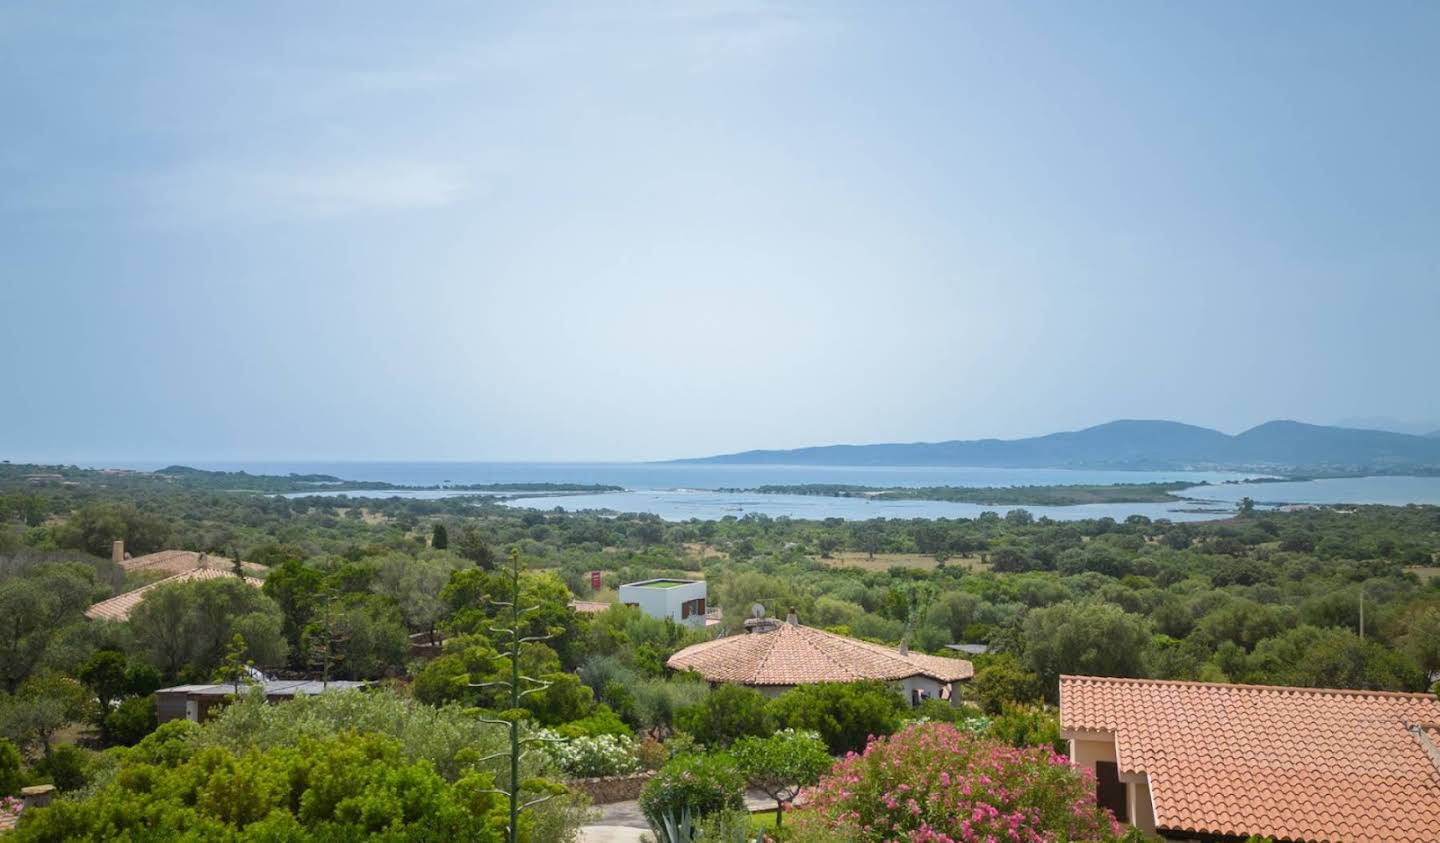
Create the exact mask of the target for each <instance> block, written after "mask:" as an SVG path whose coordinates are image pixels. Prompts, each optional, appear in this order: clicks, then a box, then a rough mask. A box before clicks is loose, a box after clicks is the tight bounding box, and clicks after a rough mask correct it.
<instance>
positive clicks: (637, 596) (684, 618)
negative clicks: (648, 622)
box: [620, 578, 708, 627]
mask: <svg viewBox="0 0 1440 843" xmlns="http://www.w3.org/2000/svg"><path fill="white" fill-rule="evenodd" d="M707 597H708V594H707V591H706V588H705V581H704V580H680V579H664V578H661V579H653V580H642V581H640V582H632V583H627V584H626V585H622V586H620V602H621V603H624V604H625V605H627V606H638V607H639V608H640V611H642V612H644V613H645V614H647V615H649V616H651V617H652V618H670V619H671V620H673V621H675V622H676V623H681V624H685V625H686V626H693V627H704V626H705V612H706V611H707V606H706V599H707Z"/></svg>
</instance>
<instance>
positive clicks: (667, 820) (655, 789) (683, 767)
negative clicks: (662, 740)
mask: <svg viewBox="0 0 1440 843" xmlns="http://www.w3.org/2000/svg"><path fill="white" fill-rule="evenodd" d="M744 784H745V782H744V779H743V778H742V776H741V775H740V770H739V769H738V768H737V767H736V764H735V759H734V758H732V757H730V756H729V755H728V754H725V753H710V754H707V755H701V754H691V755H681V756H678V757H676V758H673V759H671V760H670V762H669V763H668V764H666V765H665V766H664V767H663V768H662V769H661V770H660V772H659V773H656V774H655V777H654V778H652V779H651V780H650V781H648V782H646V783H645V786H644V787H643V788H641V790H640V810H641V811H642V812H644V814H645V819H646V821H647V822H649V823H650V828H651V830H652V831H654V832H655V837H656V840H657V843H682V841H681V840H678V839H675V836H674V835H673V834H672V831H673V829H674V828H675V826H679V825H685V826H688V825H689V823H692V822H697V821H699V820H700V819H701V818H702V817H705V816H708V815H710V814H713V813H716V812H717V811H723V810H727V809H742V808H743V807H744V805H745V801H744V798H743V792H744ZM683 843H689V840H688V839H685V840H684V841H683Z"/></svg>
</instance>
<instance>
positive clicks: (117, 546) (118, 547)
mask: <svg viewBox="0 0 1440 843" xmlns="http://www.w3.org/2000/svg"><path fill="white" fill-rule="evenodd" d="M110 561H111V562H115V563H117V564H118V563H120V562H124V561H125V540H124V539H116V540H115V541H113V542H111V543H110Z"/></svg>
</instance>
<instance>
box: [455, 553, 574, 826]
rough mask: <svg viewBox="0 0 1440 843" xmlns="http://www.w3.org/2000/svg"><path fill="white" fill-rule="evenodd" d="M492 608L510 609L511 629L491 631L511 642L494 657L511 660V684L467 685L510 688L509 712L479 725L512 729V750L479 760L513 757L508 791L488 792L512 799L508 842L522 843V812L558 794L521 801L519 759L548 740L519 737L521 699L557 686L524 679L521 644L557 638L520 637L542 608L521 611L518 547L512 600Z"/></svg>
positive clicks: (512, 569)
mask: <svg viewBox="0 0 1440 843" xmlns="http://www.w3.org/2000/svg"><path fill="white" fill-rule="evenodd" d="M490 605H492V606H499V607H500V608H501V609H509V610H510V626H509V627H508V628H497V627H491V628H490V631H491V632H492V633H494V634H496V635H497V636H503V637H505V638H508V639H509V642H510V646H509V648H508V649H507V650H506V651H505V652H502V653H500V654H499V655H497V656H493V658H495V659H503V658H509V659H510V679H509V680H508V681H507V680H503V679H502V680H498V681H495V682H471V683H468V684H469V686H470V687H471V688H489V687H497V686H498V687H501V688H506V689H508V690H509V691H510V708H509V710H508V711H503V712H501V713H500V717H498V718H496V717H481V718H480V722H482V723H491V724H494V725H496V726H505V727H506V728H508V729H509V730H510V751H509V752H497V753H493V754H491V755H487V756H485V757H484V758H482V759H480V761H481V762H482V763H483V762H485V761H491V760H494V759H496V758H504V757H506V756H507V755H508V756H509V758H510V786H509V789H505V788H498V787H492V788H490V789H489V792H490V793H498V794H500V795H502V796H505V797H507V798H509V800H510V825H509V827H508V828H507V830H506V831H507V834H506V841H507V843H519V841H520V812H521V811H522V810H524V809H525V808H530V807H533V806H535V805H539V804H540V803H541V802H544V801H546V800H548V799H551V798H553V797H554V795H555V794H553V793H551V794H547V795H545V796H542V797H540V798H538V799H531V800H530V801H528V802H521V801H520V791H521V789H522V788H521V784H520V759H521V757H522V756H523V755H524V754H525V747H526V746H533V745H535V744H539V743H544V742H545V740H546V739H544V738H536V737H530V738H521V737H520V721H521V720H522V719H523V718H524V717H525V716H526V714H525V712H524V711H522V710H521V709H520V700H522V699H524V698H525V697H528V696H530V695H531V694H538V693H540V692H541V691H544V690H545V689H546V688H549V687H550V686H551V685H553V684H554V683H553V682H546V681H544V680H542V679H536V678H534V677H531V676H525V675H523V674H521V673H520V647H521V645H522V644H529V643H532V642H536V641H546V640H548V639H550V638H554V637H555V636H553V635H524V636H522V635H521V634H520V632H521V630H520V621H521V618H522V616H524V615H526V614H529V613H530V612H534V611H537V610H538V609H539V608H540V607H539V606H530V607H527V608H524V609H521V608H520V549H519V548H515V547H512V548H510V599H509V600H508V601H499V600H497V601H494V602H492V603H491V604H490ZM522 683H528V684H524V686H523V687H522Z"/></svg>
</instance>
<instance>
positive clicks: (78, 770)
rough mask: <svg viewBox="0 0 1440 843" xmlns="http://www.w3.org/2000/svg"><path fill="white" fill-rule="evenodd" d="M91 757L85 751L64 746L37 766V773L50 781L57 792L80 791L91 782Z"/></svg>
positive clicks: (57, 748)
mask: <svg viewBox="0 0 1440 843" xmlns="http://www.w3.org/2000/svg"><path fill="white" fill-rule="evenodd" d="M89 769H90V756H89V753H87V752H86V751H85V750H83V749H80V748H79V747H76V746H71V745H69V744H64V745H62V746H57V747H55V748H54V749H52V750H50V754H49V755H48V756H46V757H45V758H44V759H42V760H41V761H40V763H39V764H37V765H36V766H35V771H36V772H37V773H39V774H40V775H42V776H44V777H45V778H47V779H49V780H50V783H51V784H53V785H55V788H56V789H57V790H62V791H69V790H79V789H80V788H82V787H84V786H85V785H86V784H87V783H88V782H89V780H90V775H89Z"/></svg>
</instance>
